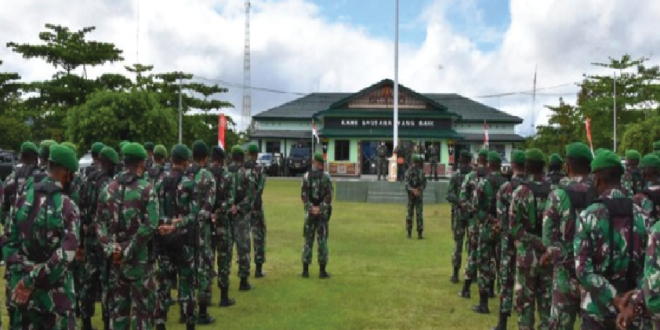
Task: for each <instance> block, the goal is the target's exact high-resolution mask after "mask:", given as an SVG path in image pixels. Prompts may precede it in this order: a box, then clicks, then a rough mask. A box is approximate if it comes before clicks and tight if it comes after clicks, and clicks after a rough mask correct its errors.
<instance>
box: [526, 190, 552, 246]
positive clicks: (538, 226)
mask: <svg viewBox="0 0 660 330" xmlns="http://www.w3.org/2000/svg"><path fill="white" fill-rule="evenodd" d="M521 185H523V186H526V187H527V188H529V190H531V191H532V194H533V195H534V203H533V204H532V205H531V207H530V208H529V210H528V211H529V214H528V221H529V222H528V223H526V224H524V225H525V229H526V230H527V232H528V233H531V234H534V235H537V236H541V235H542V233H543V224H542V222H543V221H542V220H543V209H544V207H543V206H544V205H545V201H546V200H548V195H550V191H551V190H552V184H551V183H550V182H547V181H544V182H540V183H538V182H531V181H525V182H522V183H521Z"/></svg>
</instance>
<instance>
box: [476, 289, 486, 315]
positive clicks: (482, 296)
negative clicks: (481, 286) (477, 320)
mask: <svg viewBox="0 0 660 330" xmlns="http://www.w3.org/2000/svg"><path fill="white" fill-rule="evenodd" d="M472 311H474V312H475V313H479V314H490V310H488V292H480V293H479V305H474V306H472Z"/></svg>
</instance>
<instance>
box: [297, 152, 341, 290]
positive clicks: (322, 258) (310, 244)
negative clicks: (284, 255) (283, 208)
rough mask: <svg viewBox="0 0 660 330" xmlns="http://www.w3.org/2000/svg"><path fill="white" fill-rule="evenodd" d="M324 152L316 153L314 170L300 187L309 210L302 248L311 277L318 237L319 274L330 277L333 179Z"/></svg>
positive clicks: (306, 209)
mask: <svg viewBox="0 0 660 330" xmlns="http://www.w3.org/2000/svg"><path fill="white" fill-rule="evenodd" d="M323 163H324V162H323V154H321V153H318V152H317V153H315V154H314V162H313V163H312V170H311V171H309V172H307V173H305V175H304V176H303V180H302V188H301V189H300V198H301V199H302V203H303V206H304V210H305V226H304V232H303V236H304V237H305V243H304V245H303V251H302V263H303V272H302V277H305V278H307V277H309V264H311V263H312V251H313V249H314V237H315V236H316V239H317V241H318V247H317V249H318V262H319V268H320V272H319V278H322V279H325V278H329V277H330V274H328V272H327V271H326V266H327V264H328V259H329V257H328V254H329V252H328V221H329V220H330V212H331V210H332V190H333V189H332V179H331V178H330V174H328V173H326V172H325V171H324V170H323Z"/></svg>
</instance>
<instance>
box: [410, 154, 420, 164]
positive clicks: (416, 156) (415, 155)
mask: <svg viewBox="0 0 660 330" xmlns="http://www.w3.org/2000/svg"><path fill="white" fill-rule="evenodd" d="M412 161H413V162H421V161H422V157H421V156H420V155H419V154H414V155H413V156H412Z"/></svg>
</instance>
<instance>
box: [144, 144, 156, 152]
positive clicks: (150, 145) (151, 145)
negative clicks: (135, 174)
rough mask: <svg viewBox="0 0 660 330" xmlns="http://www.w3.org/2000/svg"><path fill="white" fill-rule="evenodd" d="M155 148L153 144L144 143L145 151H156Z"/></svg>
mask: <svg viewBox="0 0 660 330" xmlns="http://www.w3.org/2000/svg"><path fill="white" fill-rule="evenodd" d="M155 147H156V146H155V145H154V143H153V142H145V143H144V149H145V150H147V151H154V148H155Z"/></svg>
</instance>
